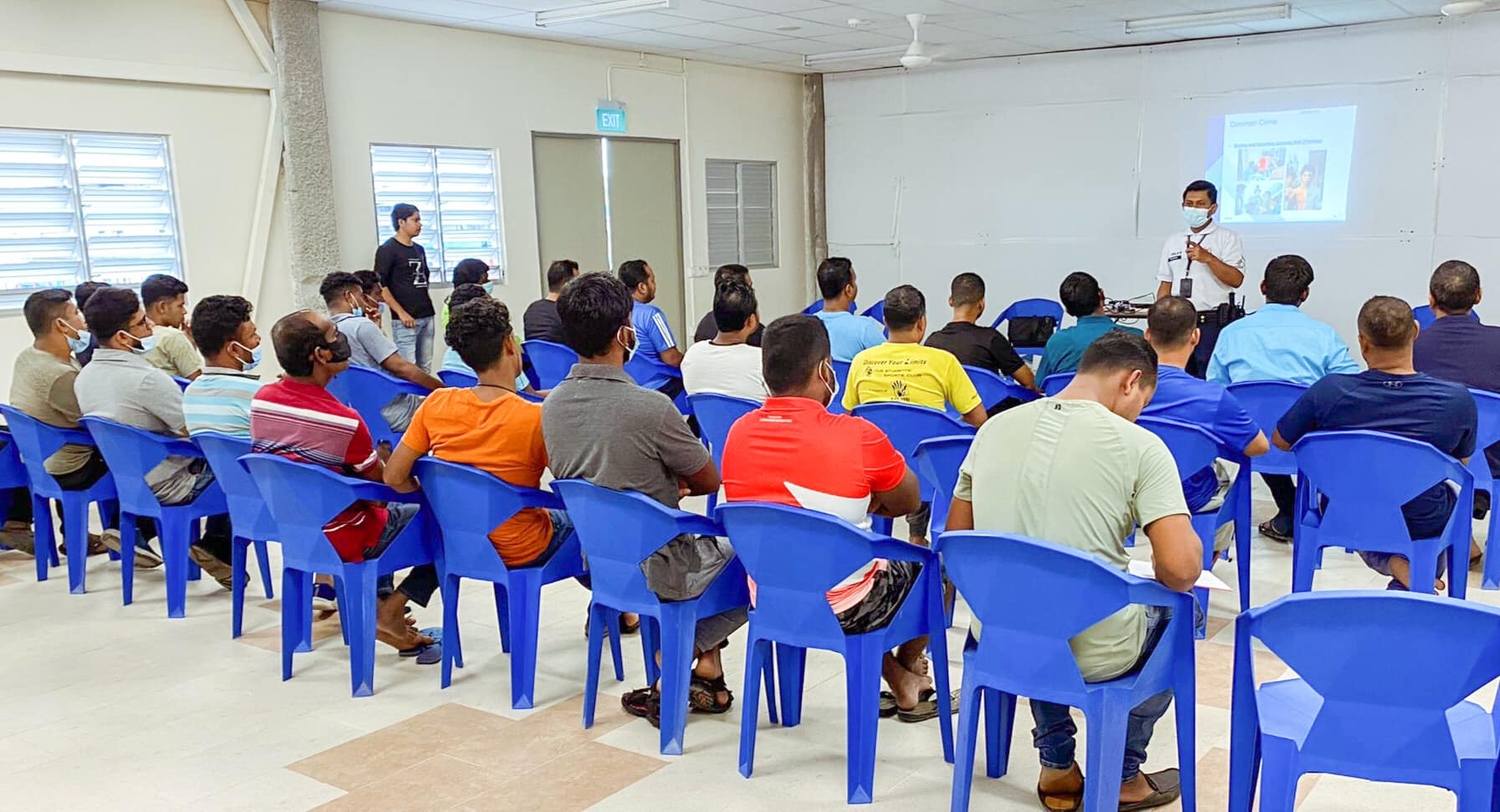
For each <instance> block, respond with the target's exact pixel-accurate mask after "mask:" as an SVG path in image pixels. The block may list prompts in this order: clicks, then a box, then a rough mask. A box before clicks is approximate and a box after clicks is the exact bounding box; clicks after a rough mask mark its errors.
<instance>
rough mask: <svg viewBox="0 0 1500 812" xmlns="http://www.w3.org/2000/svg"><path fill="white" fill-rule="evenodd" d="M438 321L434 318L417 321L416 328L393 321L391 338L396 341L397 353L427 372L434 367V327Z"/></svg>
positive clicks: (398, 320) (399, 321) (396, 320)
mask: <svg viewBox="0 0 1500 812" xmlns="http://www.w3.org/2000/svg"><path fill="white" fill-rule="evenodd" d="M436 321H437V320H436V319H435V318H434V317H432V316H428V317H427V318H423V319H417V320H416V326H414V327H407V326H406V325H404V324H402V323H401V320H400V319H392V320H391V337H392V338H394V339H395V340H396V352H398V353H400V355H401V357H402V358H405V359H406V360H408V361H410V362H412V363H413V364H416V365H417V366H419V367H421V368H422V371H423V372H427V371H429V370H430V369H431V367H432V339H433V334H434V330H435V329H436V328H434V327H433V325H434V324H435V323H436Z"/></svg>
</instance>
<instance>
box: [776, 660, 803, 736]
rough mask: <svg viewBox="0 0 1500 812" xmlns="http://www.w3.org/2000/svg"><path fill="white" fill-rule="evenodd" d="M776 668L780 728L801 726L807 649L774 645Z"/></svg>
mask: <svg viewBox="0 0 1500 812" xmlns="http://www.w3.org/2000/svg"><path fill="white" fill-rule="evenodd" d="M776 666H777V670H778V671H780V674H779V675H778V680H777V681H778V682H780V683H781V726H782V727H796V726H797V725H799V724H802V680H803V677H804V676H805V675H806V672H807V649H805V648H799V647H797V646H789V645H787V644H786V643H777V644H776Z"/></svg>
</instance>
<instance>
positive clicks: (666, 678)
mask: <svg viewBox="0 0 1500 812" xmlns="http://www.w3.org/2000/svg"><path fill="white" fill-rule="evenodd" d="M697 609H698V604H697V601H683V602H679V603H664V604H662V606H661V617H660V621H661V629H660V631H661V754H662V755H664V756H680V755H682V740H683V735H684V734H685V733H686V731H687V708H688V682H689V681H690V679H691V678H690V677H689V672H690V671H692V669H693V653H694V652H693V634H694V632H696V631H697V625H698V622H697V621H698V617H697Z"/></svg>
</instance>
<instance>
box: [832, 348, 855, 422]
mask: <svg viewBox="0 0 1500 812" xmlns="http://www.w3.org/2000/svg"><path fill="white" fill-rule="evenodd" d="M832 363H833V377H834V380H836V381H838V382H839V393H838V397H836V398H834V399H833V400H832V401H831V402H830V403H829V404H828V411H830V412H832V413H833V414H844V389H845V387H847V386H848V385H849V368H850V366H852V365H851V364H850V363H849V362H848V361H840V360H839V359H837V358H835V359H833V361H832Z"/></svg>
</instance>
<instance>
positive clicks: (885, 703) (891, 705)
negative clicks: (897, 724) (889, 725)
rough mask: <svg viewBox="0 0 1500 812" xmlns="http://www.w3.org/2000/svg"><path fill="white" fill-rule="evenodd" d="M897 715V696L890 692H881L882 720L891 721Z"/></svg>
mask: <svg viewBox="0 0 1500 812" xmlns="http://www.w3.org/2000/svg"><path fill="white" fill-rule="evenodd" d="M895 715H896V695H895V694H893V693H891V692H890V691H881V692H880V718H882V719H889V718H891V717H892V716H895Z"/></svg>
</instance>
